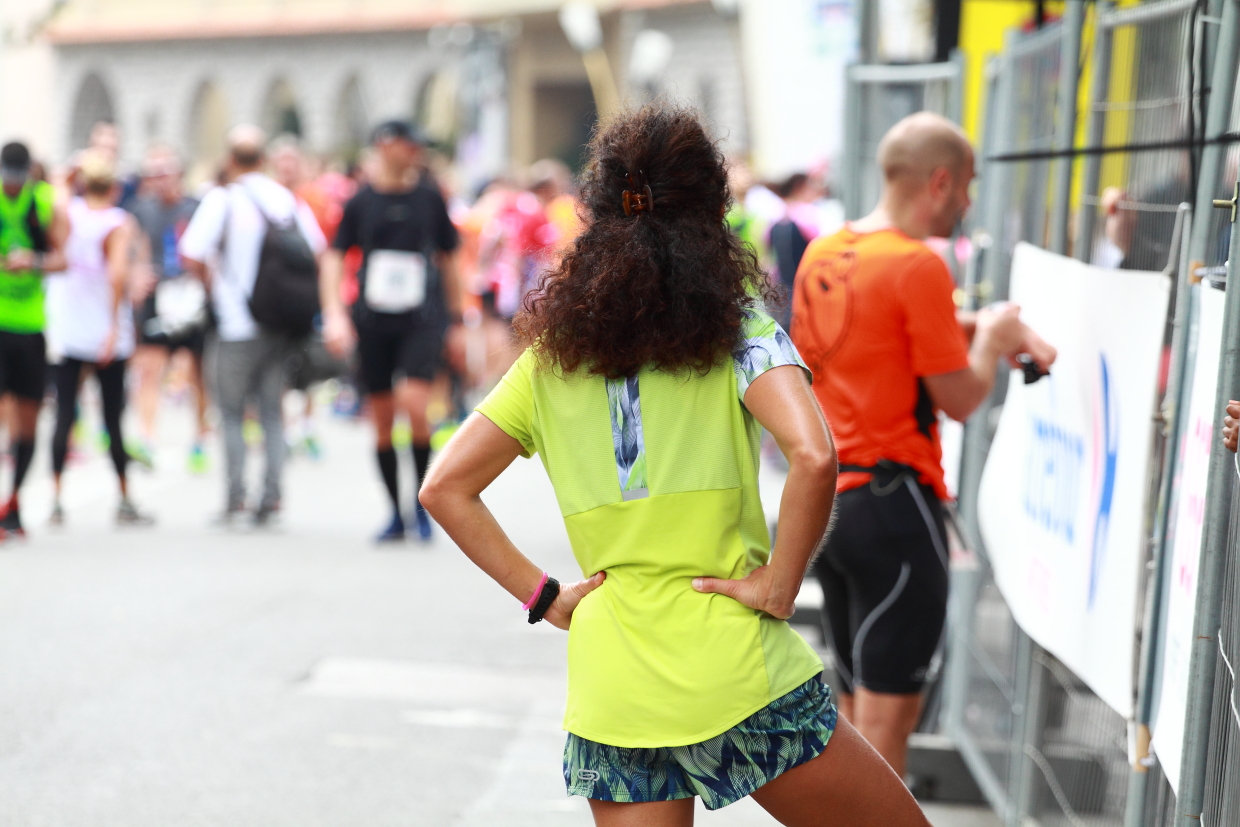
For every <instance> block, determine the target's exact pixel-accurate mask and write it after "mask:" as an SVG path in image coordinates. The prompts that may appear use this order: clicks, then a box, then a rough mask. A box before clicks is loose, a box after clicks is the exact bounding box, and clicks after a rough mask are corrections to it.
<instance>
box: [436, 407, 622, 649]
mask: <svg viewBox="0 0 1240 827" xmlns="http://www.w3.org/2000/svg"><path fill="white" fill-rule="evenodd" d="M519 456H521V443H519V442H517V441H516V440H515V439H513V438H512V437H510V436H508V434H506V433H504V432H503V431H502V430H500V428H499V426H498V425H496V424H495V423H494V422H492V421H491V420H489V419H487V418H486V417H485V416H483V415H482V414H479V413H475V414H473V415H471V416H470V417H469V419H467V420H465V424H464V425H462V426H461V429H460V430H459V431H457V433H456V434H455V435H454V436H453V437H452V439H451V440H450V441H449V442H448V444H447V445H446V446H444V449H443V451H441V452H440V454H439V456H438V457H437V458H436V460H435V464H434V465H432V466H431V469H430V471H429V472H428V473H427V475H426V481H425V482H423V483H422V488H421V491H420V492H419V494H418V499H419V501H420V502H421V503H422V505H423V506H424V507H425V508H426V510H427V511H428V512H430V515H431V516H432V517H434V518H435V522H437V523H439V525H440V526H442V527H443V530H444V531H446V532H447V533H448V536H449V537H451V538H452V540H453V542H455V543H456V544H457V545H458V546H459V547H460V549H461V551H463V552H465V556H466V557H468V558H469V559H470V560H472V561H473V562H474V564H475V565H477V566H478V568H480V569H482V570H483V571H484V572H486V573H487V574H488V575H490V576H491V578H492V579H493V580H495V582H496V583H499V584H500V585H501V586H502V587H503V588H504V590H505V591H507V592H508V593H509V594H511V595H512V596H513V597H515V598H516V599H517V600H519V601H520V602H521V603H522V604H524V603H525V602H526V601H528V600H529V599H530V596H531V595H532V594H533V593H534V589H535V588H537V586H538V581H539V579H540V578H541V577H542V569H540V568H538V566H536V565H534V563H532V562H531V561H530V559H529V558H528V557H526V556H525V555H524V554H522V553H521V552H520V551H519V550H518V549H517V547H516V546H515V545H513V543H512V541H511V540H510V539H508V535H507V534H505V533H504V530H503V529H502V528H500V525H499V523H498V522H497V521H496V520H495V515H493V514H492V513H491V510H490V509H489V508H487V507H486V504H485V503H484V502H483V501H482V492H483V491H485V490H486V488H487V486H489V485H490V484H491V483H492V482H494V481H495V478H496V477H498V476H499V475H500V474H501V473H503V471H504V469H505V468H507V467H508V466H509V465H511V464H512V461H513V460H514V459H516V458H517V457H519ZM604 577H605V575H604V573H603V572H598V573H596V574H595V575H594V576H592V577H590V578H589V579H587V580H581V581H579V582H577V583H572V584H566V585H565V586H564V587H562V588H561V590H560V596H559V598H557V599H556V601H555V603H553V604H552V605H551V608H550V609H548V610H547V614H546V618H547V620H548V622H550V623H551V624H552V625H554V626H558V627H559V628H561V629H567V628H568V625H569V622H570V621H571V619H572V614H573V610H574V609H576V608H577V604H578V603H580V602H581V598H583V597H585V596H586V595H587V594H589V593H590V592H591V591H593V590H594V589H596V588H598V586H599V585H600V584H602V582H603V579H604Z"/></svg>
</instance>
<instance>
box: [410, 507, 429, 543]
mask: <svg viewBox="0 0 1240 827" xmlns="http://www.w3.org/2000/svg"><path fill="white" fill-rule="evenodd" d="M413 518H414V521H415V522H416V523H417V524H418V539H419V540H421V541H422V542H424V543H429V542H430V541H431V515H430V514H427V513H426V509H425V508H423V507H422V503H418V507H417V508H416V509H414V512H413Z"/></svg>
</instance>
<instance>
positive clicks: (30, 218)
mask: <svg viewBox="0 0 1240 827" xmlns="http://www.w3.org/2000/svg"><path fill="white" fill-rule="evenodd" d="M55 203H56V193H55V191H54V190H53V189H52V186H51V184H48V183H46V182H43V181H33V182H28V183H27V184H26V185H25V186H24V187H22V190H21V192H19V193H18V194H17V197H16V198H9V197H8V195H7V194H6V193H5V192H4V191H3V190H2V189H0V256H7V255H8V254H9V251H10V250H37V251H39V252H47V232H48V231H49V230H50V229H51V226H52V214H53V212H54V209H55ZM43 325H44V316H43V274H42V273H41V272H39V271H38V270H13V271H9V270H0V330H6V331H9V332H11V333H41V332H42V331H43Z"/></svg>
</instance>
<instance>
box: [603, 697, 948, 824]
mask: <svg viewBox="0 0 1240 827" xmlns="http://www.w3.org/2000/svg"><path fill="white" fill-rule="evenodd" d="M751 797H752V798H753V800H754V801H756V802H758V804H759V805H760V806H761V807H762V808H763V809H764V810H766V811H767V812H768V813H770V814H771V815H772V816H773V817H774V818H775V819H776V820H777V821H779V823H780V824H783V825H786V827H828V825H832V826H833V825H839V826H840V827H928V826H929V822H928V821H926V817H925V816H924V815H922V813H921V809H920V808H919V807H918V806H917V802H916V801H914V800H913V796H912V795H910V794H909V791H908V789H907V788H906V787H905V786H904V782H903V781H901V780H900V777H899V776H898V775H896V774H895V773H894V772H892V771H891V768H890V767H889V766H888V765H887V763H886V761H885V760H884V759H883V757H882V756H881V755H879V754H878V752H876V751H875V750H874V748H873V747H871V746H870V745H869V744H868V743H866V741H865V739H864V738H862V737H861V735H860V733H858V732H857V730H856V729H854V728H853V726H852V725H851V724H849V723H848V721H847V720H846V719H844V718H840V719H839V721H838V723H837V724H836V728H835V733H834V734H832V736H831V740H830V741H829V742H827V748H826V749H825V750H824V751H823V753H822V754H821V755H819V756H818V757H817V758H815V759H814V760H812V761H807V762H806V763H804V764H801V765H800V766H797V767H793V768H792V769H790V770H788V771H787V772H786V773H784V774H783V775H780V776H778V777H777V778H775V779H774V780H773V781H770V782H768V783H766V784H764V785H763V786H761V787H759V788H758V789H757V790H755V791H754V792H753V795H752V796H751ZM693 807H694V804H693V799H692V798H683V799H680V800H679V801H657V802H651V803H646V804H620V803H616V802H611V801H594V800H591V801H590V810H591V811H592V812H593V814H594V823H595V824H596V825H598V827H690V825H692V824H693Z"/></svg>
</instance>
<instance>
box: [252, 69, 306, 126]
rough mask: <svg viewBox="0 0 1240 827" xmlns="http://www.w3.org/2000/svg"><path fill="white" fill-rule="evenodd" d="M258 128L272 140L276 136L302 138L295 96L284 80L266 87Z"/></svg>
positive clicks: (278, 79)
mask: <svg viewBox="0 0 1240 827" xmlns="http://www.w3.org/2000/svg"><path fill="white" fill-rule="evenodd" d="M260 126H262V128H263V129H265V130H267V135H268V136H269V137H272V138H274V137H275V136H277V135H296V136H297V137H298V138H300V137H301V136H302V130H301V112H300V111H299V110H298V108H297V95H296V94H295V93H294V92H293V87H292V86H291V85H289V82H288V81H287V80H285V79H284V78H277V79H276V80H274V81H272V82H271V86H269V87H267V97H266V98H264V100H263V115H262V123H261V124H260Z"/></svg>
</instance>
